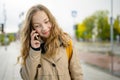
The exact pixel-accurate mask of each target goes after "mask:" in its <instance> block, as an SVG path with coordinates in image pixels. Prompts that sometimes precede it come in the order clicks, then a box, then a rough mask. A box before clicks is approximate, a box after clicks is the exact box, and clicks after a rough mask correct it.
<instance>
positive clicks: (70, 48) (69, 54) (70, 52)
mask: <svg viewBox="0 0 120 80" xmlns="http://www.w3.org/2000/svg"><path fill="white" fill-rule="evenodd" d="M66 52H67V56H68V61H70V58H71V56H72V40H70V41H69V45H68V46H67V47H66Z"/></svg>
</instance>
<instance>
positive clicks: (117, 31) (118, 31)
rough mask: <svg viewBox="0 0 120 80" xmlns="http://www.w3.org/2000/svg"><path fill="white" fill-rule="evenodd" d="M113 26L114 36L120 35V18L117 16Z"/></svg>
mask: <svg viewBox="0 0 120 80" xmlns="http://www.w3.org/2000/svg"><path fill="white" fill-rule="evenodd" d="M113 25H114V36H116V35H120V16H117V18H116V19H115V21H114V24H113Z"/></svg>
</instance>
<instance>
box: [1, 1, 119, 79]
mask: <svg viewBox="0 0 120 80" xmlns="http://www.w3.org/2000/svg"><path fill="white" fill-rule="evenodd" d="M35 4H43V5H45V6H46V7H47V8H48V9H49V10H50V11H51V12H52V14H53V15H54V16H55V18H56V20H57V22H58V24H59V25H60V27H61V28H62V29H63V30H64V31H65V32H67V33H69V34H70V35H71V37H72V38H73V41H74V43H75V46H76V48H77V49H78V50H79V57H80V64H81V65H82V69H83V74H84V80H120V0H4V1H3V0H0V64H1V66H0V80H21V77H20V74H19V68H20V65H19V64H17V65H16V61H17V56H19V54H20V42H19V39H20V37H19V35H20V34H19V31H20V29H21V27H22V24H23V22H24V19H25V16H26V12H27V11H28V9H29V8H30V7H31V6H33V5H35Z"/></svg>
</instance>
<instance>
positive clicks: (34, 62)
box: [20, 48, 40, 80]
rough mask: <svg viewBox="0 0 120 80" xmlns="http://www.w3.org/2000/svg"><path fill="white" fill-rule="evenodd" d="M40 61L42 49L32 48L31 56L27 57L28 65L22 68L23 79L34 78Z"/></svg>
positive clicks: (31, 79)
mask: <svg viewBox="0 0 120 80" xmlns="http://www.w3.org/2000/svg"><path fill="white" fill-rule="evenodd" d="M39 63H40V51H35V50H33V49H32V48H30V51H29V56H28V57H27V59H26V65H23V66H22V67H21V69H20V74H21V77H22V79H23V80H34V78H35V75H36V70H37V66H38V64H39Z"/></svg>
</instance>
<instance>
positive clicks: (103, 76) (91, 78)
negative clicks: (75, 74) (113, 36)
mask: <svg viewBox="0 0 120 80" xmlns="http://www.w3.org/2000/svg"><path fill="white" fill-rule="evenodd" d="M19 48H20V47H19V42H15V43H12V44H11V45H10V46H8V49H7V51H5V48H4V47H1V46H0V64H1V66H0V80H21V77H20V74H19V69H20V65H15V63H16V60H17V56H18V55H19V53H20V51H19ZM81 65H82V68H83V74H84V80H120V78H117V77H115V76H112V75H110V74H107V73H105V72H102V71H101V70H98V69H97V68H95V67H92V66H89V65H87V64H85V63H84V62H83V61H82V60H81Z"/></svg>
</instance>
